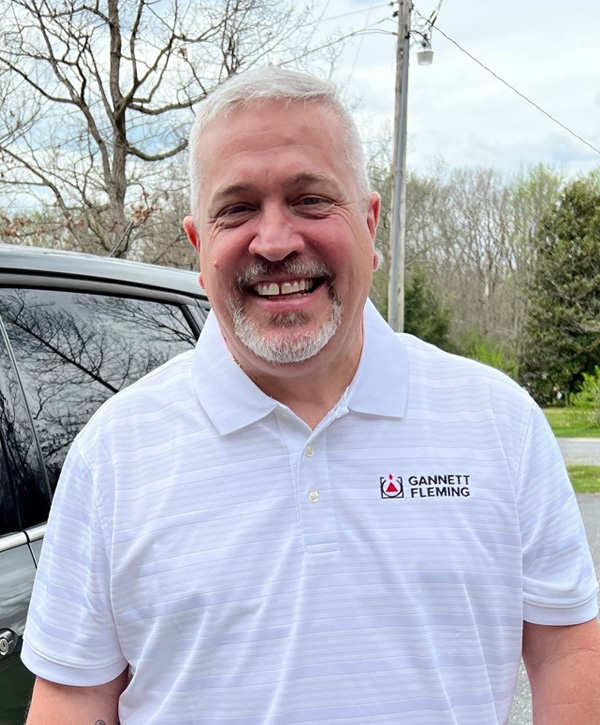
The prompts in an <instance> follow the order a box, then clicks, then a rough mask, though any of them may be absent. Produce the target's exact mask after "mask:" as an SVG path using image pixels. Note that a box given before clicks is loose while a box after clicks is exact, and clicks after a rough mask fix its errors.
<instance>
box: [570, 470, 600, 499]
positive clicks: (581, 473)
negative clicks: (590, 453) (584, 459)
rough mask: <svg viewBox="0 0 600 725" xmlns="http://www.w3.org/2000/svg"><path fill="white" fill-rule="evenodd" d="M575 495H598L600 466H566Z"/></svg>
mask: <svg viewBox="0 0 600 725" xmlns="http://www.w3.org/2000/svg"><path fill="white" fill-rule="evenodd" d="M567 471H568V472H569V478H570V479H571V483H572V484H573V488H574V489H575V490H576V491H577V493H600V466H567Z"/></svg>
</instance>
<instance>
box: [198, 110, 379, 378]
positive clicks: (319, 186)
mask: <svg viewBox="0 0 600 725" xmlns="http://www.w3.org/2000/svg"><path fill="white" fill-rule="evenodd" d="M198 153H199V155H200V159H199V163H200V165H201V168H202V180H201V183H200V199H199V209H200V212H199V215H200V218H199V219H196V220H192V218H191V217H188V218H186V220H185V221H184V227H185V230H186V232H187V235H188V238H189V239H190V241H191V243H192V244H193V245H194V247H195V248H196V249H197V251H198V253H199V256H200V268H201V275H200V281H201V283H202V286H203V287H204V289H205V290H206V292H207V295H208V297H209V300H210V302H211V304H212V306H213V309H214V311H215V314H216V316H217V319H218V321H219V324H220V327H221V330H222V332H223V334H224V336H225V339H226V341H227V344H228V346H229V349H230V351H231V352H232V354H233V355H234V357H235V358H236V359H237V360H238V361H239V362H240V364H242V366H243V367H245V365H244V363H247V364H249V365H251V366H255V367H256V366H258V367H262V368H264V367H265V366H267V367H268V366H270V367H271V368H272V367H273V365H275V366H281V365H282V364H307V363H306V361H314V359H317V360H318V359H322V360H323V362H324V364H331V362H332V360H333V359H335V357H336V356H350V357H352V358H356V359H357V360H358V357H359V356H360V351H361V349H362V309H363V306H364V303H365V300H366V297H367V294H368V291H369V287H370V283H371V275H372V272H373V269H374V268H375V265H376V255H375V252H374V246H373V243H374V236H375V228H376V224H377V216H378V211H379V197H378V196H377V194H371V195H369V197H368V198H367V199H365V198H360V197H359V194H358V191H357V188H356V183H355V180H354V175H353V173H352V170H351V169H350V168H349V166H348V164H347V162H346V159H345V155H344V147H343V127H342V124H341V122H340V120H339V119H338V118H337V116H336V115H335V114H334V113H333V112H332V111H331V110H330V109H328V108H326V107H323V106H319V105H317V104H306V105H305V104H301V103H292V104H290V105H288V106H286V105H285V104H283V103H279V102H269V103H261V104H256V105H254V106H251V107H249V108H248V107H246V108H239V109H236V110H234V111H233V112H232V113H231V115H230V116H228V117H226V118H224V119H216V120H215V121H213V122H212V123H211V124H209V125H208V126H207V128H206V129H205V131H204V133H203V135H202V139H201V143H200V148H199V150H198Z"/></svg>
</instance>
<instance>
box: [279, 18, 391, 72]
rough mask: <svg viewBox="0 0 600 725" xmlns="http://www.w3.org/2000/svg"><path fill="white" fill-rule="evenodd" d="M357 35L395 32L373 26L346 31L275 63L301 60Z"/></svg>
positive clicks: (285, 63)
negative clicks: (299, 53)
mask: <svg viewBox="0 0 600 725" xmlns="http://www.w3.org/2000/svg"><path fill="white" fill-rule="evenodd" d="M378 22H379V21H378ZM374 25H377V23H374ZM357 35H396V33H393V32H391V31H390V30H381V29H378V28H373V27H371V28H367V29H364V28H363V29H362V30H353V31H352V32H350V33H347V34H346V35H342V36H340V37H339V38H334V39H333V40H330V41H328V42H327V43H324V44H323V45H318V46H317V47H316V48H311V49H310V50H307V51H306V52H305V53H302V55H297V56H296V57H295V58H289V59H288V60H284V61H282V62H281V63H277V65H278V66H284V65H288V64H289V63H295V62H296V61H297V60H302V58H306V56H307V55H311V54H312V53H316V52H317V51H318V50H323V49H324V48H330V47H331V46H332V45H336V43H340V42H341V41H342V40H347V39H348V38H354V37H355V36H357Z"/></svg>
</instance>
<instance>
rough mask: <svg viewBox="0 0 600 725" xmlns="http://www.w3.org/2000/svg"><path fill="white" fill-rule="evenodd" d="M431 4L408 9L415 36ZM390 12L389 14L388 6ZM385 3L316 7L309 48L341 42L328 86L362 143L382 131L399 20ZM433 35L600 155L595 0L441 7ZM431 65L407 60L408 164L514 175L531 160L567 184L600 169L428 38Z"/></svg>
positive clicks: (360, 0) (355, 1) (592, 157)
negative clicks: (346, 105)
mask: <svg viewBox="0 0 600 725" xmlns="http://www.w3.org/2000/svg"><path fill="white" fill-rule="evenodd" d="M438 3H439V0H414V11H413V27H416V26H417V24H418V23H417V21H418V16H417V12H418V13H420V14H421V15H423V16H425V17H428V16H429V15H430V14H431V13H432V11H433V10H435V8H436V7H437V6H438ZM394 7H397V4H396V5H395V6H394ZM394 7H392V6H391V5H390V4H389V3H385V2H383V1H382V0H329V2H328V1H327V0H318V2H317V5H316V12H315V17H316V19H318V20H319V21H320V22H319V23H318V26H317V27H316V28H315V31H314V33H313V36H312V38H311V43H310V47H317V46H318V45H320V44H322V43H324V42H326V41H327V39H328V38H329V37H330V36H331V35H333V34H334V33H336V32H337V33H341V34H347V33H352V32H355V31H365V32H359V33H358V34H356V35H354V36H353V37H351V38H349V39H348V40H347V41H346V45H345V47H344V50H343V52H342V54H341V55H340V57H339V58H338V60H337V62H336V65H335V70H334V80H335V81H336V82H337V83H338V84H340V85H341V86H342V87H343V88H345V90H346V97H347V98H348V99H349V100H350V102H351V103H352V105H353V106H354V107H355V109H356V111H355V112H356V114H357V118H358V120H359V123H360V125H361V128H362V131H363V136H364V138H365V140H367V141H369V140H373V139H375V138H379V137H380V136H382V135H385V133H386V131H387V132H388V133H391V129H392V127H393V119H394V85H395V58H396V36H395V35H393V34H392V33H394V32H395V31H396V29H397V21H396V20H395V19H393V18H392V13H393V10H394ZM435 25H436V26H437V27H439V29H440V30H442V31H443V32H444V33H445V34H446V35H447V36H449V37H450V38H452V39H453V40H454V41H456V42H457V43H458V44H459V45H460V46H462V47H463V48H464V49H465V50H467V51H468V52H469V53H470V54H471V55H472V56H474V57H475V58H476V59H477V60H479V61H480V62H481V63H483V64H484V65H486V66H487V67H488V68H490V69H491V70H492V71H494V73H496V74H497V75H498V76H500V77H501V78H502V79H503V80H505V81H506V82H507V83H509V84H510V85H512V86H514V87H515V88H516V89H517V90H518V91H519V92H520V93H522V94H524V95H525V96H527V97H528V98H529V99H530V100H531V101H533V102H535V103H536V104H537V105H539V106H540V107H541V108H542V109H544V110H545V111H546V112H547V113H549V114H550V115H552V116H554V117H555V118H556V119H557V120H559V121H560V122H562V123H563V124H564V125H565V126H567V127H568V128H570V129H571V130H572V131H574V132H575V133H576V134H578V135H579V136H581V137H583V138H584V139H585V140H586V141H587V142H588V143H590V144H591V145H592V146H595V147H596V148H597V149H599V150H600V40H599V37H598V36H599V31H600V3H598V0H571V2H568V3H564V2H559V0H502V1H500V0H442V3H441V6H440V9H439V15H438V18H437V20H436V23H435ZM431 40H432V48H433V51H434V58H433V64H432V65H431V66H419V65H418V64H417V58H416V51H417V49H418V48H417V46H416V45H414V46H413V47H412V49H411V53H410V64H409V90H408V99H409V103H408V141H407V165H408V167H409V169H414V170H416V171H421V172H425V171H426V170H427V169H428V168H430V167H431V166H432V165H434V164H435V163H439V162H440V161H443V162H445V163H446V164H447V165H449V166H451V167H454V166H479V167H481V166H484V167H494V168H496V169H498V170H500V171H502V172H505V173H508V174H511V173H518V172H519V171H520V170H523V169H526V168H527V167H529V166H532V165H535V164H537V163H539V162H543V163H545V164H550V165H554V166H555V167H557V168H558V169H561V170H563V171H564V172H566V173H567V174H568V175H576V174H578V173H587V172H589V171H591V170H592V169H594V168H596V167H598V166H600V151H599V152H596V151H594V150H592V149H591V148H589V147H588V146H586V145H585V144H584V143H582V142H581V141H579V140H577V139H576V138H574V137H573V136H571V135H570V134H569V133H568V132H567V131H565V130H564V129H563V128H561V127H560V126H558V125H557V124H556V123H554V122H553V121H551V120H550V119H549V118H548V117H547V116H545V115H544V114H542V113H541V112H540V111H539V110H537V109H536V108H534V107H532V106H531V105H529V104H528V103H527V102H526V101H525V100H524V99H523V98H521V97H519V96H518V95H517V94H516V93H515V92H514V91H512V90H510V89H509V88H507V87H506V86H504V85H503V84H502V83H501V82H500V81H499V80H497V79H496V78H495V77H493V76H492V75H491V74H490V73H488V72H487V71H485V70H484V69H483V68H481V67H480V66H479V65H478V64H477V63H476V62H475V61H473V60H472V59H471V58H469V57H468V56H467V55H465V54H464V53H463V52H461V51H460V50H459V49H458V48H457V47H456V46H455V45H454V44H453V43H451V42H450V41H449V40H447V39H446V38H445V37H443V36H442V35H441V34H440V33H439V32H437V31H436V30H435V28H434V30H433V32H432V39H431Z"/></svg>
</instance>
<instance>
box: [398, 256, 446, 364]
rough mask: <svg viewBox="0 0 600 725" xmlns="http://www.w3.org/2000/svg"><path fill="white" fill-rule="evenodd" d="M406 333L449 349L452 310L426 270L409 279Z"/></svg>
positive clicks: (417, 272)
mask: <svg viewBox="0 0 600 725" xmlns="http://www.w3.org/2000/svg"><path fill="white" fill-rule="evenodd" d="M404 305H405V310H404V330H405V332H409V333H410V334H411V335H415V336H416V337H420V338H421V340H425V341H426V342H431V343H432V344H433V345H437V346H438V347H441V348H443V349H444V350H449V349H450V348H451V344H450V340H449V337H448V336H449V331H450V322H451V319H452V311H451V310H450V308H449V307H445V306H444V305H443V304H442V302H441V300H440V298H439V297H438V295H437V293H436V290H435V288H434V287H433V285H432V284H431V283H430V282H429V280H428V279H427V275H426V273H425V272H424V270H422V269H420V268H417V269H415V270H414V271H413V272H412V273H411V274H410V277H409V278H408V284H407V286H406V296H405V303H404Z"/></svg>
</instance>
